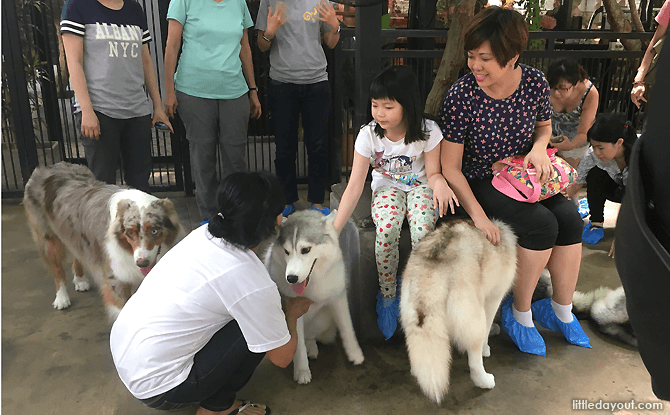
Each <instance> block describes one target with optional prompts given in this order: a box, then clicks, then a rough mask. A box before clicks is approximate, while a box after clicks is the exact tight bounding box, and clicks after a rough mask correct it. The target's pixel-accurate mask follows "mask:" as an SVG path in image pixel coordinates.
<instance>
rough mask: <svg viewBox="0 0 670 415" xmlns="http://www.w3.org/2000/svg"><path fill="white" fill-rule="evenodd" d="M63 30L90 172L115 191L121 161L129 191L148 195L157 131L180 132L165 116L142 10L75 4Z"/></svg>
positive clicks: (110, 0) (117, 0) (80, 0)
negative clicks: (163, 128)
mask: <svg viewBox="0 0 670 415" xmlns="http://www.w3.org/2000/svg"><path fill="white" fill-rule="evenodd" d="M60 30H61V33H62V35H63V45H64V47H65V55H66V57H67V66H68V70H69V71H70V81H71V83H72V89H74V93H75V98H76V104H75V119H76V124H77V125H78V126H79V130H80V132H81V133H80V136H79V138H80V140H81V142H82V143H83V145H84V152H85V155H86V162H87V164H88V167H89V168H90V169H91V171H92V172H93V174H94V175H95V178H96V179H98V180H100V181H103V182H106V183H109V184H115V183H116V170H117V168H118V162H119V155H121V159H122V161H123V173H124V179H125V182H126V184H128V185H129V186H132V187H134V188H136V189H139V190H142V191H145V192H148V191H149V175H150V174H151V126H152V125H155V124H156V123H157V122H163V123H164V124H165V125H167V126H168V128H170V130H172V126H171V125H170V121H169V120H168V117H167V115H166V114H165V111H164V110H163V103H162V102H161V97H160V93H159V90H158V81H157V79H156V73H155V72H154V67H153V64H152V61H151V55H150V53H149V47H148V43H149V42H150V41H151V35H150V34H149V29H148V27H147V19H146V15H145V14H144V11H143V10H142V7H141V6H140V5H139V4H138V3H137V2H134V1H124V0H97V1H89V0H68V1H67V2H66V3H65V6H64V7H63V12H62V14H61V22H60ZM145 88H146V91H145ZM147 92H148V93H149V96H150V97H151V101H152V102H153V114H154V115H153V119H152V117H151V112H152V110H151V108H152V107H151V104H150V103H149V100H148V98H147Z"/></svg>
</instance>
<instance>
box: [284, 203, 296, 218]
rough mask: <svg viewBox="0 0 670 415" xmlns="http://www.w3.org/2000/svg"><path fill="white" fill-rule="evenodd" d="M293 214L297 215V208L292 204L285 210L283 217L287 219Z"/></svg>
mask: <svg viewBox="0 0 670 415" xmlns="http://www.w3.org/2000/svg"><path fill="white" fill-rule="evenodd" d="M293 213H295V206H293V204H290V205H288V206H286V207H285V208H284V211H283V212H282V213H281V214H282V216H284V217H285V218H287V217H288V215H291V214H293Z"/></svg>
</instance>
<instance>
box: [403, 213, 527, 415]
mask: <svg viewBox="0 0 670 415" xmlns="http://www.w3.org/2000/svg"><path fill="white" fill-rule="evenodd" d="M493 222H494V223H495V224H496V225H497V226H498V228H500V239H501V240H500V243H499V244H498V245H497V246H494V245H493V244H491V243H490V242H489V241H488V240H487V239H486V236H485V235H484V233H483V232H482V231H480V230H479V229H477V228H476V227H475V226H474V224H473V222H472V221H470V220H458V219H455V220H451V221H448V222H446V223H445V224H443V225H441V226H439V227H438V228H437V229H436V230H434V231H432V232H431V233H429V234H428V235H426V236H425V237H424V239H423V240H422V241H421V242H420V243H419V244H417V245H416V247H415V248H414V250H413V251H412V253H411V254H410V257H409V260H408V262H407V266H406V268H405V271H404V273H403V281H402V287H401V291H400V323H401V325H402V328H403V330H404V332H405V340H406V343H407V351H408V354H409V361H410V364H411V368H412V369H411V372H412V375H414V376H415V377H416V378H417V380H418V381H419V385H420V386H421V389H422V390H423V392H424V393H425V394H426V396H428V397H429V398H430V399H432V400H433V401H435V402H437V403H440V401H441V400H442V397H443V396H444V395H445V394H446V393H447V390H448V388H449V369H450V365H451V343H454V344H455V345H456V346H457V347H458V348H459V349H460V350H463V351H467V352H468V363H469V365H470V377H471V378H472V381H473V382H474V383H475V385H476V386H478V387H480V388H485V389H491V388H493V387H494V386H495V381H494V378H493V375H491V374H489V373H486V371H485V370H484V364H483V359H482V358H483V357H486V356H489V355H490V353H491V352H490V348H489V346H488V335H489V329H490V328H491V323H492V322H493V318H494V316H495V314H496V311H497V310H498V307H499V306H500V302H501V301H502V299H503V297H504V296H505V294H507V292H508V291H509V289H510V287H511V286H512V283H513V282H514V277H515V275H516V249H517V247H516V236H515V235H514V232H513V231H512V229H511V228H510V227H509V226H508V225H506V224H504V223H502V222H500V221H496V220H494V221H493Z"/></svg>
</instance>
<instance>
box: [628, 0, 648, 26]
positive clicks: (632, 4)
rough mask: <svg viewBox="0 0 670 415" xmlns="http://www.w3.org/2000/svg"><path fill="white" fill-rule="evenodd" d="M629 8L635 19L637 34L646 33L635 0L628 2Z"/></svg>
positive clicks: (634, 24)
mask: <svg viewBox="0 0 670 415" xmlns="http://www.w3.org/2000/svg"><path fill="white" fill-rule="evenodd" d="M628 6H629V7H630V15H631V18H632V19H633V27H634V28H635V31H636V32H644V31H645V30H644V25H643V24H642V20H640V14H639V13H638V11H637V6H636V5H635V0H628Z"/></svg>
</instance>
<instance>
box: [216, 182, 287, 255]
mask: <svg viewBox="0 0 670 415" xmlns="http://www.w3.org/2000/svg"><path fill="white" fill-rule="evenodd" d="M217 200H218V205H219V213H221V215H218V214H217V215H214V217H212V218H210V220H209V227H208V229H209V233H211V234H212V236H214V237H217V238H222V239H223V240H224V241H226V242H228V243H229V244H231V245H233V246H236V247H238V248H253V247H255V246H258V244H259V243H260V242H261V241H262V240H264V239H265V238H268V237H269V236H270V235H272V232H274V229H275V225H276V223H277V216H278V215H279V214H280V213H282V211H283V210H284V201H285V196H284V186H283V185H282V184H281V182H280V181H279V179H278V178H277V176H275V175H274V174H272V173H268V172H251V173H247V172H238V173H232V174H230V175H228V176H227V177H226V178H225V179H224V180H223V182H222V183H221V185H220V186H219V191H218V196H217ZM221 216H223V217H221Z"/></svg>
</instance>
